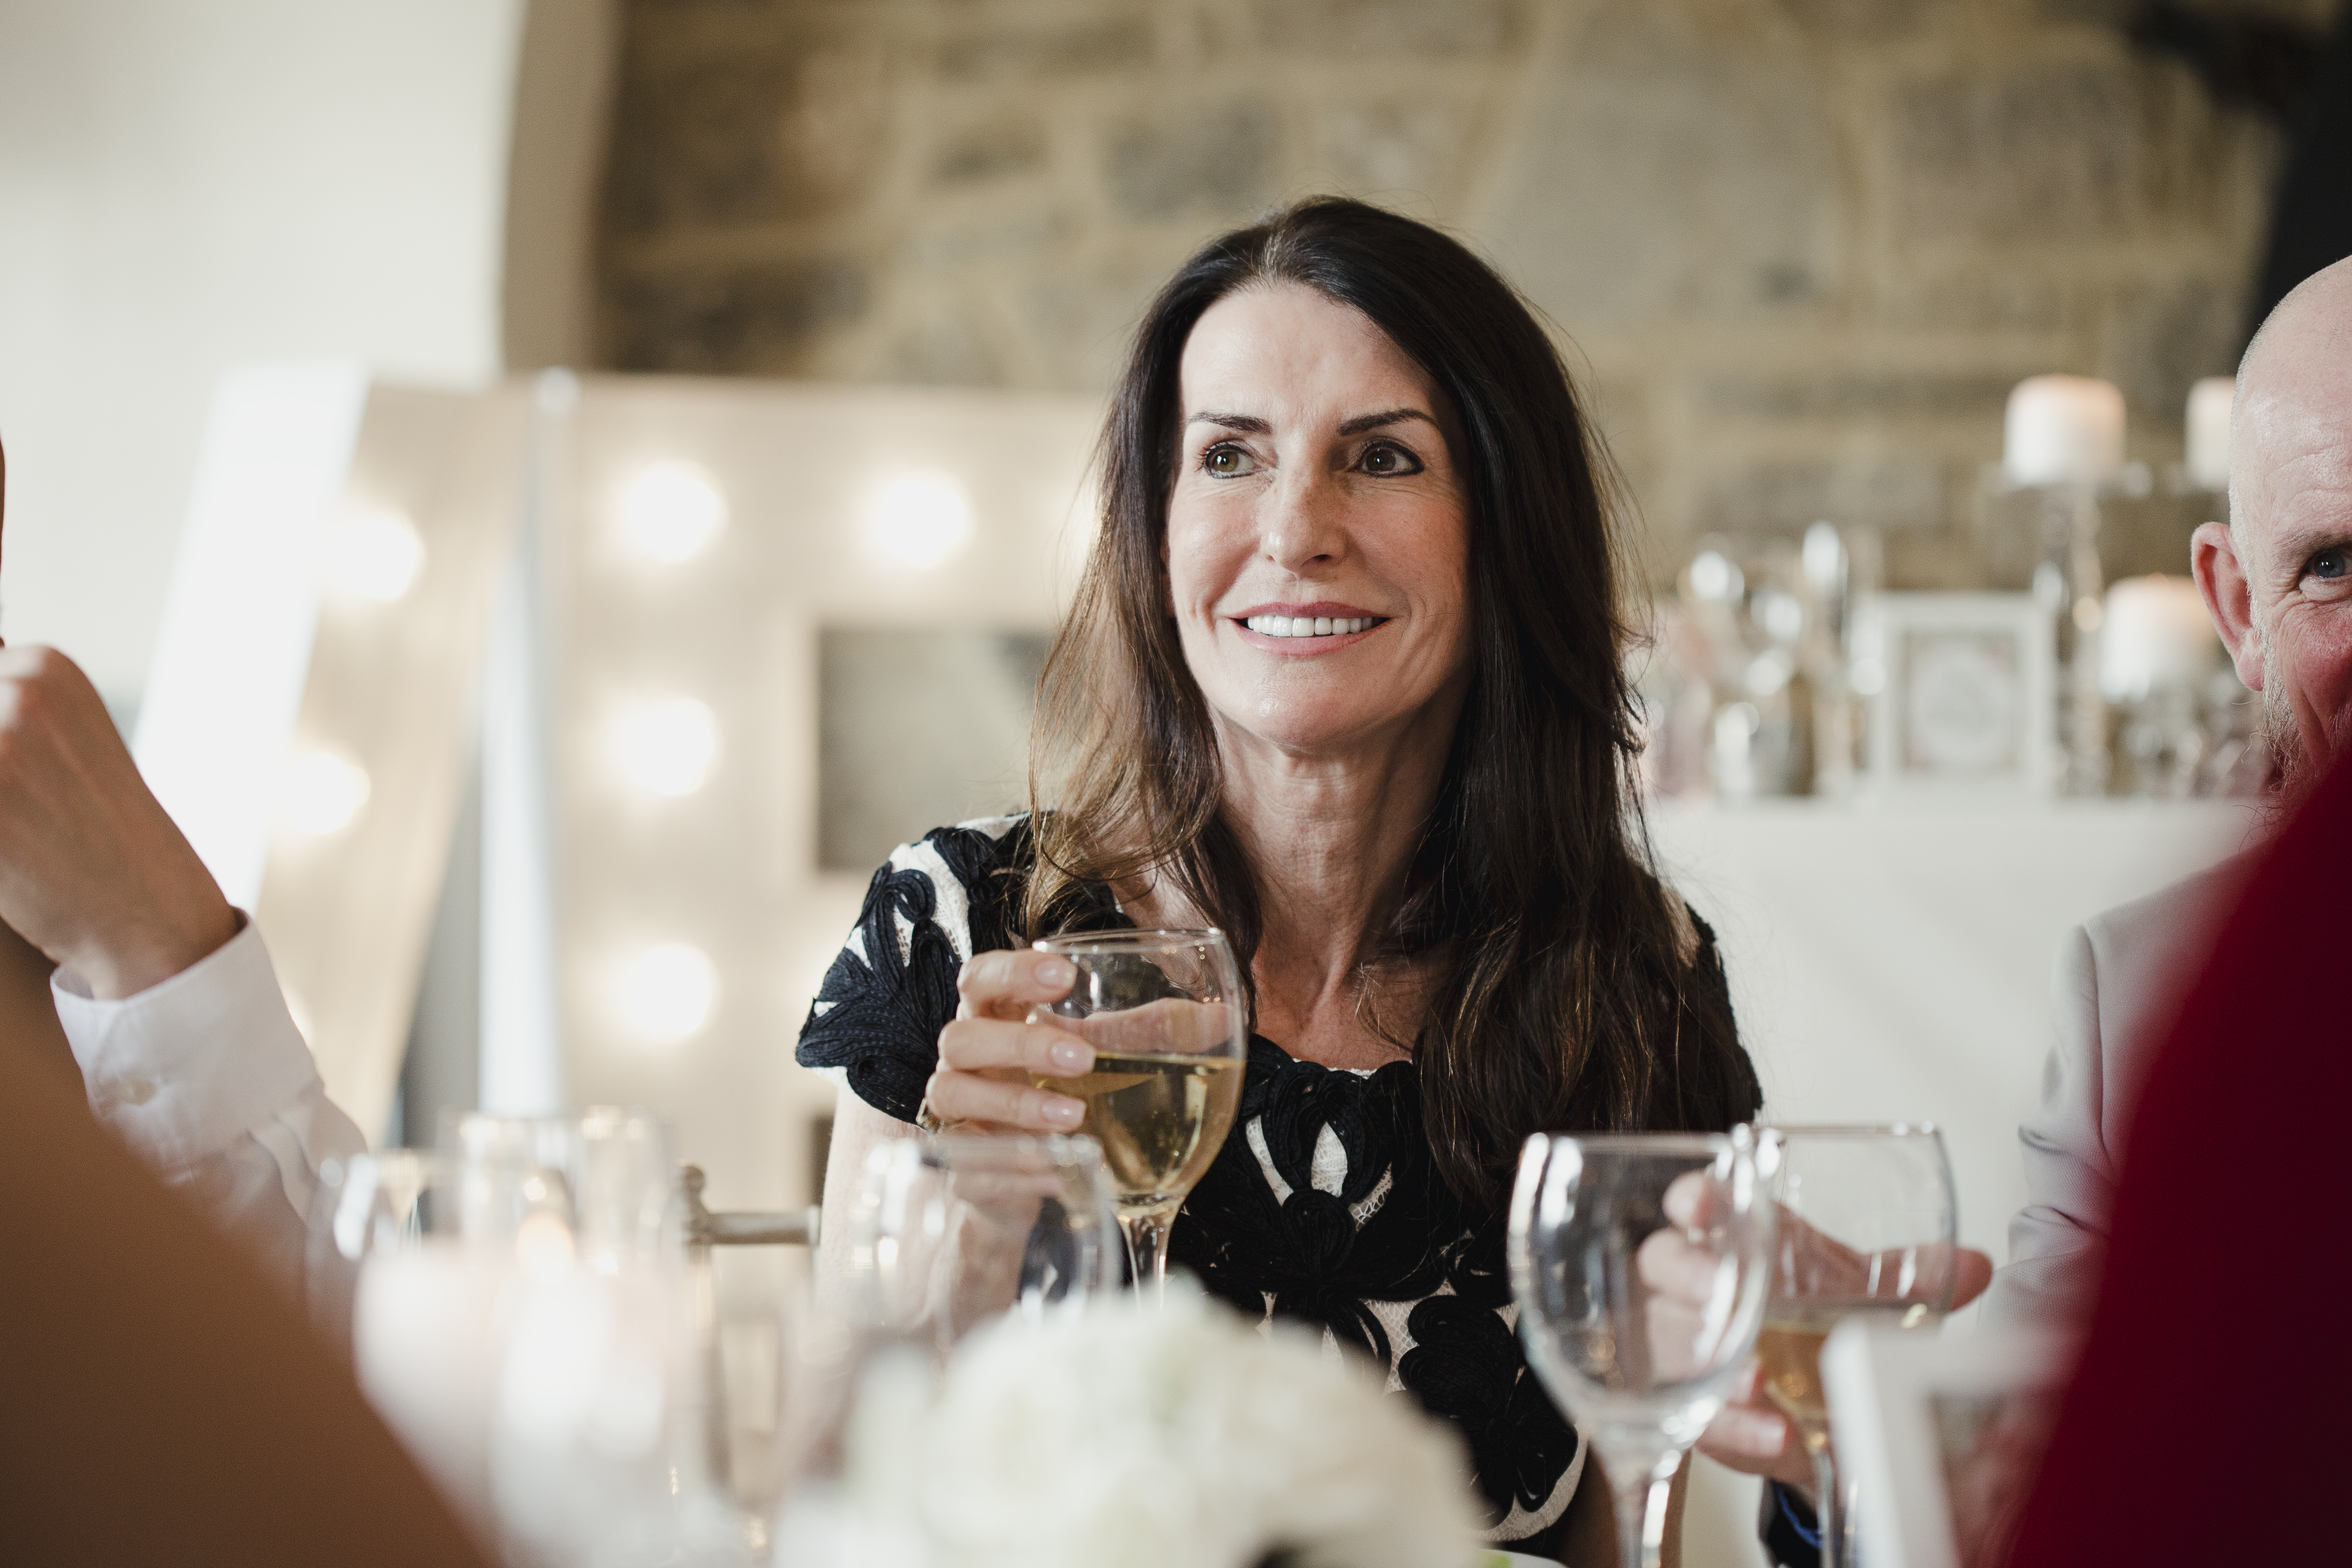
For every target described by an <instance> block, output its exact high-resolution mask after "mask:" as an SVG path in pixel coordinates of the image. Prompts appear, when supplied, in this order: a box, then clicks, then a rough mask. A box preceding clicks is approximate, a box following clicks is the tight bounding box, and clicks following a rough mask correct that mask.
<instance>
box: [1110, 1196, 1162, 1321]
mask: <svg viewBox="0 0 2352 1568" xmlns="http://www.w3.org/2000/svg"><path fill="white" fill-rule="evenodd" d="M1170 1218H1171V1216H1170V1215H1163V1214H1123V1215H1119V1216H1118V1228H1119V1229H1120V1230H1122V1231H1124V1232H1125V1233H1126V1235H1127V1261H1128V1267H1129V1268H1131V1269H1133V1270H1134V1272H1135V1288H1136V1289H1138V1290H1142V1289H1150V1292H1151V1304H1152V1305H1153V1306H1155V1307H1164V1306H1166V1305H1167V1304H1168V1226H1169V1221H1170ZM1147 1276H1148V1277H1149V1278H1150V1281H1151V1282H1150V1285H1149V1286H1148V1287H1147V1286H1146V1285H1145V1283H1144V1280H1145V1279H1146V1277H1147Z"/></svg>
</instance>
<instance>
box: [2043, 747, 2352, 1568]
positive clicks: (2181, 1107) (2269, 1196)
mask: <svg viewBox="0 0 2352 1568" xmlns="http://www.w3.org/2000/svg"><path fill="white" fill-rule="evenodd" d="M2348 937H2352V765H2339V766H2337V767H2336V769H2335V771H2334V773H2333V774H2332V775H2331V776H2330V777H2329V778H2328V779H2327V780H2326V782H2325V783H2324V784H2322V785H2321V786H2320V788H2319V789H2318V790H2317V791H2316V792H2315V794H2314V795H2313V796H2312V798H2311V799H2310V800H2309V801H2308V802H2307V803H2306V805H2305V806H2304V808H2303V810H2302V811H2301V812H2300V813H2298V814H2297V816H2296V817H2295V819H2294V822H2293V823H2292V824H2290V825H2289V826H2288V827H2287V829H2286V831H2285V832H2284V834H2283V835H2282V836H2281V837H2279V838H2278V840H2277V841H2276V842H2275V844H2274V845H2273V847H2272V848H2271V850H2270V852H2269V853H2268V855H2267V856H2266V857H2265V858H2264V859H2263V865H2262V867H2261V868H2260V869H2259V870H2258V871H2257V872H2256V873H2255V875H2254V878H2253V879H2252V882H2250V883H2249V884H2248V887H2247V889H2246V892H2245V895H2244V899H2243V901H2242V903H2241V904H2240V905H2239V907H2238V909H2237V910H2236V912H2235V913H2234V914H2233V915H2232V916H2231V919H2230V921H2229V923H2228V924H2227V925H2226V926H2224V927H2223V928H2222V931H2221V936H2220V939H2219V942H2218V943H2217V945H2216V947H2215V949H2214V952H2213V956H2212V959H2211V960H2210V963H2208V964H2207V966H2206V969H2205V973H2204V975H2203V977H2202V979H2201V980H2200V982H2199V984H2197V986H2196V988H2195V989H2194V990H2193V991H2191V992H2190V993H2189V998H2188V1000H2187V1002H2186V1003H2185V1004H2184V1005H2183V1006H2182V1009H2181V1014H2180V1017H2179V1021H2178V1023H2177V1024H2176V1025H2175V1026H2174V1028H2173V1033H2172V1035H2171V1037H2170V1038H2169V1039H2168V1042H2167V1043H2166V1045H2165V1046H2164V1047H2163V1049H2162V1050H2161V1052H2160V1053H2159V1054H2158V1058H2157V1060H2156V1064H2155V1066H2154V1068H2152V1069H2151V1071H2150V1073H2149V1075H2148V1078H2147V1084H2146V1087H2145V1089H2143V1090H2142V1094H2141V1099H2140V1103H2139V1109H2138V1110H2137V1113H2136V1114H2135V1116H2134V1119H2133V1122H2132V1135H2131V1141H2130V1142H2129V1144H2128V1145H2127V1147H2128V1149H2129V1151H2130V1152H2129V1154H2128V1156H2127V1157H2126V1163H2125V1167H2124V1173H2123V1181H2122V1184H2121V1186H2120V1188H2119V1190H2118V1192H2117V1194H2116V1211H2115V1228H2114V1232H2113V1240H2112V1243H2111V1245H2110V1247H2109V1249H2108V1253H2107V1264H2106V1275H2105V1280H2104V1282H2103V1284H2102V1286H2101V1289H2100V1293H2099V1303H2098V1307H2097V1309H2096V1311H2095V1315H2094V1317H2093V1319H2092V1321H2091V1330H2090V1335H2089V1338H2088V1340H2087V1341H2086V1342H2085V1348H2084V1355H2083V1362H2082V1364H2081V1366H2080V1367H2079V1368H2078V1369H2077V1370H2076V1373H2075V1375H2074V1384H2073V1385H2072V1386H2071V1387H2070V1388H2069V1389H2068V1391H2067V1394H2066V1398H2065V1401H2064V1404H2063V1406H2062V1408H2061V1411H2060V1414H2059V1418H2058V1425H2057V1427H2056V1429H2055V1431H2054V1433H2053V1436H2052V1440H2051V1447H2050V1451H2049V1454H2048V1456H2047V1457H2046V1458H2045V1459H2044V1460H2043V1463H2042V1473H2041V1476H2040V1478H2039V1479H2038V1480H2037V1481H2036V1483H2035V1486H2034V1489H2033V1493H2032V1497H2031V1499H2030V1500H2028V1502H2027V1504H2026V1508H2025V1513H2024V1517H2023V1519H2022V1521H2021V1526H2020V1530H2019V1535H2018V1540H2017V1545H2016V1548H2015V1551H2014V1552H2013V1553H2012V1554H2011V1559H2010V1561H2011V1568H2082V1565H2084V1564H2089V1563H2128V1564H2130V1565H2131V1568H2159V1565H2162V1564H2168V1563H2180V1564H2184V1565H2185V1564H2195V1565H2196V1568H2214V1565H2216V1564H2221V1563H2320V1562H2335V1563H2345V1562H2352V941H2347V938H2348Z"/></svg>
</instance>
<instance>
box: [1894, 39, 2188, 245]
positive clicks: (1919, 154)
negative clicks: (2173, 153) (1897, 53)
mask: <svg viewBox="0 0 2352 1568" xmlns="http://www.w3.org/2000/svg"><path fill="white" fill-rule="evenodd" d="M2147 88H2148V75H2147V71H2146V70H2145V69H2144V68H2139V67H2136V66H2134V65H2132V64H2130V63H2128V62H2126V61H2122V60H2116V61H2099V60H2087V61H2074V62H2068V63H2063V64H2044V65H2033V66H2027V67H2023V68H2013V69H2003V70H1994V71H1983V72H1968V73H1963V74H1958V75H1945V76H1936V77H1930V78H1927V79H1922V80H1916V81H1913V82H1911V83H1909V84H1907V85H1906V86H1905V87H1903V88H1902V89H1900V90H1899V91H1898V92H1897V94H1896V96H1895V103H1894V106H1893V121H1892V124H1891V125H1890V127H1889V135H1890V142H1891V148H1892V162H1891V169H1892V177H1893V182H1894V188H1893V190H1892V192H1891V193H1890V195H1891V196H1892V206H1893V211H1894V214H1895V223H1896V226H1897V229H1898V233H1899V235H1900V237H1903V238H1905V239H1912V240H1940V241H1955V240H1956V241H1964V242H1970V241H1986V240H1996V241H2000V240H2021V241H2027V242H2033V243H2048V242H2056V241H2080V240H2085V239H2099V238H2117V237H2127V236H2129V235H2131V234H2133V233H2135V232H2136V231H2137V230H2138V229H2139V228H2140V227H2142V226H2144V224H2145V223H2146V221H2147V216H2148V207H2149V205H2150V192H2151V185H2152V184H2153V183H2154V181H2155V180H2156V179H2157V177H2158V174H2159V171H2160V165H2161V163H2162V162H2163V158H2164V155H2165V153H2166V152H2167V151H2168V149H2167V148H2166V147H2165V146H2164V145H2163V143H2162V126H2161V125H2160V123H2159V122H2158V121H2159V116H2158V113H2157V112H2156V108H2157V106H2156V105H2155V104H2154V103H2152V102H2151V95H2150V93H2149V92H2148V90H2147Z"/></svg>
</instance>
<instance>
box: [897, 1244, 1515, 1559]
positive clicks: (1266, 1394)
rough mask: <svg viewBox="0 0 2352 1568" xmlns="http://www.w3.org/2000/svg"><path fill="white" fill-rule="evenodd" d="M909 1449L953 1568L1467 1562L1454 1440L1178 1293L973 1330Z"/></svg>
mask: <svg viewBox="0 0 2352 1568" xmlns="http://www.w3.org/2000/svg"><path fill="white" fill-rule="evenodd" d="M899 1430H900V1431H902V1432H905V1431H907V1428H905V1427H900V1428H899ZM908 1435H909V1436H912V1435H911V1433H910V1434H908ZM894 1446H895V1445H894ZM873 1462H875V1463H885V1462H895V1463H896V1464H898V1465H902V1466H903V1465H904V1464H905V1463H906V1457H905V1456H904V1455H903V1454H902V1455H899V1456H894V1457H892V1458H891V1459H890V1460H885V1459H884V1458H883V1457H882V1456H879V1455H877V1456H875V1457H874V1461H873ZM916 1471H917V1477H918V1479H917V1483H916V1487H915V1496H916V1503H915V1507H916V1509H917V1510H918V1511H919V1514H920V1516H921V1521H922V1527H923V1530H924V1532H925V1533H926V1534H927V1535H928V1536H929V1538H930V1539H931V1541H932V1542H933V1544H934V1546H935V1547H936V1548H937V1550H938V1554H939V1556H940V1558H941V1559H942V1560H943V1561H945V1562H947V1563H953V1564H956V1565H957V1568H1014V1565H1015V1564H1019V1565H1020V1568H1249V1565H1250V1564H1254V1563H1256V1562H1257V1561H1258V1560H1259V1559H1260V1558H1262V1557H1264V1556H1265V1555H1266V1554H1267V1553H1268V1552H1275V1551H1290V1552H1296V1553H1297V1555H1298V1558H1299V1560H1300V1561H1301V1562H1302V1563H1305V1564H1307V1565H1309V1568H1452V1565H1454V1564H1462V1563H1469V1562H1471V1561H1473V1560H1474V1558H1475V1555H1476V1552H1477V1550H1478V1546H1477V1538H1478V1517H1477V1514H1476V1512H1475V1508H1474V1506H1473V1503H1472V1500H1471V1487H1470V1478H1469V1472H1468V1469H1467V1467H1466V1466H1465V1463H1464V1460H1463V1456H1462V1452H1461V1448H1460V1445H1459V1442H1458V1440H1457V1439H1456V1438H1455V1437H1454V1434H1453V1433H1452V1432H1451V1431H1450V1430H1449V1429H1447V1428H1446V1427H1444V1426H1442V1425H1440V1424H1439V1423H1437V1422H1435V1421H1433V1420H1432V1419H1430V1418H1429V1417H1428V1416H1426V1415H1423V1413H1422V1412H1421V1410H1420V1408H1419V1407H1418V1406H1417V1405H1414V1404H1413V1403H1412V1401H1411V1400H1409V1399H1404V1398H1398V1397H1392V1396H1391V1395H1389V1394H1384V1393H1382V1392H1381V1388H1380V1385H1379V1384H1378V1383H1377V1382H1376V1381H1375V1380H1374V1379H1373V1378H1372V1377H1371V1376H1370V1375H1369V1374H1368V1373H1367V1372H1366V1371H1365V1370H1364V1369H1362V1368H1360V1367H1358V1366H1356V1365H1355V1364H1354V1363H1351V1362H1349V1361H1347V1360H1345V1359H1343V1358H1341V1357H1338V1356H1335V1355H1332V1354H1331V1353H1329V1352H1328V1351H1327V1350H1326V1349H1325V1347H1324V1345H1323V1344H1322V1342H1321V1341H1320V1340H1319V1338H1318V1337H1317V1336H1314V1335H1311V1334H1308V1333H1307V1332H1305V1331H1301V1330H1298V1329H1296V1328H1291V1327H1286V1326H1277V1327H1276V1328H1274V1329H1273V1330H1272V1331H1266V1330H1265V1329H1262V1328H1260V1327H1257V1326H1255V1325H1251V1324H1248V1323H1245V1322H1244V1321H1242V1320H1241V1319H1239V1318H1237V1317H1234V1315H1232V1314H1231V1313H1228V1312H1226V1311H1225V1310H1223V1309H1222V1308H1218V1307H1215V1306H1213V1305H1212V1304H1211V1303H1209V1302H1208V1301H1206V1300H1203V1299H1202V1297H1201V1296H1200V1294H1199V1293H1198V1292H1197V1291H1196V1290H1192V1289H1178V1288H1171V1290H1170V1291H1169V1296H1168V1301H1167V1305H1166V1306H1165V1307H1164V1308H1161V1307H1154V1306H1149V1305H1146V1304H1144V1303H1143V1302H1142V1301H1140V1300H1137V1299H1135V1298H1133V1297H1123V1298H1118V1299H1116V1300H1111V1301H1108V1302H1106V1303H1103V1304H1100V1305H1098V1306H1092V1307H1090V1309H1089V1310H1088V1311H1087V1313H1086V1314H1085V1315H1084V1316H1083V1317H1079V1318H1076V1319H1073V1320H1064V1321H1058V1322H1052V1323H1045V1324H1031V1323H1025V1322H1020V1321H1012V1320H1007V1321H1002V1322H999V1323H996V1324H994V1325H992V1326H990V1327H989V1328H987V1329H984V1330H982V1331H980V1332H978V1333H976V1334H974V1335H973V1336H972V1337H971V1339H970V1340H968V1341H967V1342H965V1343H964V1345H963V1346H962V1347H961V1349H960V1350H959V1351H958V1352H957V1353H956V1356H955V1358H954V1360H953V1361H952V1362H951V1363H950V1365H949V1368H948V1373H947V1376H946V1378H945V1380H944V1383H943V1385H942V1387H941V1389H940V1394H939V1397H938V1399H937V1402H936V1403H935V1404H934V1405H932V1407H931V1409H930V1411H929V1416H928V1418H927V1419H926V1420H925V1421H923V1422H922V1423H921V1432H920V1436H919V1458H918V1459H917V1462H916ZM852 1484H853V1487H856V1485H857V1480H856V1478H854V1477H853V1478H852Z"/></svg>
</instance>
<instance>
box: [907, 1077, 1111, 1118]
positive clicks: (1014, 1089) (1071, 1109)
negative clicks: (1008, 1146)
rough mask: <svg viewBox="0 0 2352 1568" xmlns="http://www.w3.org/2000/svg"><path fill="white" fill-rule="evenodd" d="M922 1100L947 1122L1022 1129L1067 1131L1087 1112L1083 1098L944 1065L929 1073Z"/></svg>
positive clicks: (934, 1113)
mask: <svg viewBox="0 0 2352 1568" xmlns="http://www.w3.org/2000/svg"><path fill="white" fill-rule="evenodd" d="M924 1099H926V1100H929V1102H930V1107H931V1114H933V1115H934V1116H937V1117H938V1118H939V1119H940V1121H944V1122H947V1123H949V1124H950V1125H953V1124H956V1123H959V1122H974V1121H977V1122H988V1123H992V1124H994V1125H996V1126H999V1127H1008V1128H1013V1129H1014V1130H1016V1131H1024V1132H1067V1131H1071V1130H1072V1129H1073V1128H1075V1127H1076V1126H1077V1124H1078V1123H1079V1122H1080V1121H1083V1120H1085V1118H1086V1113H1087V1108H1086V1106H1085V1104H1084V1103H1083V1102H1082V1101H1079V1100H1072V1099H1071V1098H1070V1097H1069V1096H1067V1095H1063V1094H1053V1093H1050V1092H1048V1091H1047V1090H1045V1089H1031V1088H1029V1087H1028V1086H1027V1085H1025V1084H1019V1083H1006V1082H1004V1081H1003V1080H1002V1079H992V1078H979V1077H975V1076H974V1075H973V1074H971V1073H968V1072H957V1071H955V1070H954V1069H952V1068H945V1067H942V1068H940V1070H939V1071H937V1072H935V1073H933V1074H932V1075H931V1081H930V1085H929V1088H928V1089H925V1090H924Z"/></svg>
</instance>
